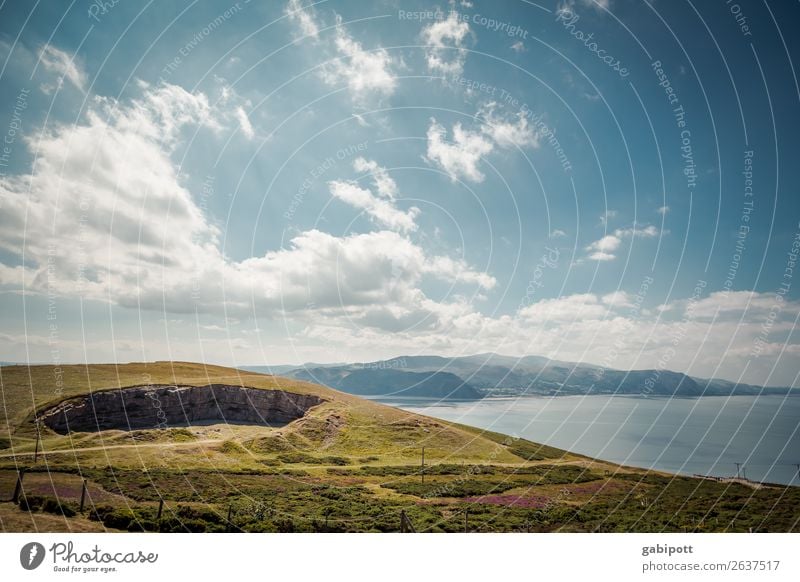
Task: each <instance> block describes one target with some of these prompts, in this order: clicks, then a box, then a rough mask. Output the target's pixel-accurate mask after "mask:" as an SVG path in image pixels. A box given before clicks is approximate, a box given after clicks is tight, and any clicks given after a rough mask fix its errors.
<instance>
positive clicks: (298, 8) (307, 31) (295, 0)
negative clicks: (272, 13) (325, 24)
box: [286, 0, 319, 38]
mask: <svg viewBox="0 0 800 582" xmlns="http://www.w3.org/2000/svg"><path fill="white" fill-rule="evenodd" d="M286 15H287V16H288V18H289V20H290V21H291V22H293V23H294V24H295V25H297V29H298V32H299V33H300V35H301V37H306V36H311V37H313V38H317V37H319V26H318V25H317V23H316V20H315V19H314V14H313V8H311V7H310V6H309V7H308V8H306V7H303V6H302V4H301V3H300V0H289V3H288V4H287V5H286Z"/></svg>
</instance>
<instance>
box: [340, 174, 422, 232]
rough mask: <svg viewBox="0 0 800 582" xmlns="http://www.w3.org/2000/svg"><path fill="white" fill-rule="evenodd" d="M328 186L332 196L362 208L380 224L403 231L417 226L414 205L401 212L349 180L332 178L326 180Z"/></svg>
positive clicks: (387, 201)
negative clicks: (328, 180)
mask: <svg viewBox="0 0 800 582" xmlns="http://www.w3.org/2000/svg"><path fill="white" fill-rule="evenodd" d="M328 187H329V189H330V192H331V194H332V195H333V196H335V197H336V198H338V199H339V200H342V201H343V202H346V203H347V204H349V205H351V206H354V207H355V208H359V209H361V210H363V211H364V212H366V213H367V214H368V215H369V216H371V217H372V218H374V219H375V220H376V221H377V222H378V223H380V224H383V225H385V226H388V227H389V228H391V229H395V230H401V231H405V232H408V231H413V230H416V228H417V225H416V223H415V222H414V220H415V218H416V217H417V215H418V214H419V209H418V208H416V207H412V208H410V209H409V210H408V211H407V212H403V211H402V210H399V209H398V208H396V207H395V205H394V203H393V202H392V201H391V200H386V199H384V198H378V197H376V196H374V195H373V194H372V192H371V191H370V190H367V189H365V188H361V187H360V186H359V185H358V184H357V183H356V182H353V181H349V180H332V181H330V182H328Z"/></svg>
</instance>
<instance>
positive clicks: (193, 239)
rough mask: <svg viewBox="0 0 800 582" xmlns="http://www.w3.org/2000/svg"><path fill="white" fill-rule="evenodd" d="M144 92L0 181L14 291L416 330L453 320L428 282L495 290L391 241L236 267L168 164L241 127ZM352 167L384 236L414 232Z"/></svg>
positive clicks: (104, 106) (317, 246)
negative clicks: (198, 132)
mask: <svg viewBox="0 0 800 582" xmlns="http://www.w3.org/2000/svg"><path fill="white" fill-rule="evenodd" d="M140 89H141V91H142V94H141V96H140V97H139V98H137V99H135V100H133V101H130V102H128V103H121V102H116V101H113V100H109V99H98V100H97V101H96V103H97V104H96V106H95V107H93V108H91V109H90V110H89V111H88V112H87V114H86V118H85V119H84V120H83V121H82V122H80V123H75V124H68V125H67V124H65V125H59V126H55V127H53V128H51V129H50V130H49V131H48V132H45V133H44V135H43V137H42V138H41V139H40V140H39V141H37V142H36V143H35V144H29V145H31V146H35V147H36V149H37V151H38V156H37V158H36V162H35V164H34V165H33V167H32V168H31V171H30V174H27V175H18V176H3V177H0V196H2V198H3V200H4V208H3V211H4V219H3V221H2V223H1V224H0V250H2V251H3V256H4V259H3V261H2V263H0V285H2V286H3V287H4V288H5V289H6V290H20V289H25V291H26V292H28V293H37V292H38V293H57V294H58V295H59V296H65V297H82V298H84V299H87V300H96V301H102V302H108V303H112V304H115V305H119V306H123V307H132V308H137V309H152V310H160V311H164V312H171V313H186V312H197V313H199V314H216V315H220V314H222V313H226V314H227V315H228V316H231V315H236V316H242V317H243V316H247V315H252V314H253V312H254V311H255V312H257V313H258V314H259V315H264V316H270V317H274V316H277V315H278V314H281V313H282V314H293V315H292V316H293V317H299V318H302V317H304V314H308V313H317V314H321V315H320V316H321V317H331V318H335V317H341V316H347V317H361V316H362V315H363V314H364V313H366V312H367V311H370V312H373V313H374V312H376V310H381V309H383V310H389V311H390V312H394V313H405V314H406V315H405V316H404V317H405V319H404V320H408V318H409V317H411V315H409V314H417V315H420V314H423V315H425V314H427V315H425V316H426V317H427V316H428V315H430V314H435V313H437V312H438V311H443V312H446V311H448V310H449V309H451V308H450V307H448V303H447V302H445V301H440V302H437V301H432V300H430V299H429V298H428V297H426V296H425V294H424V293H422V292H421V291H420V289H419V287H420V285H421V283H422V281H423V280H424V279H438V280H441V281H445V282H449V283H452V284H458V285H465V286H470V287H473V288H478V289H490V288H492V287H493V286H494V285H495V283H496V281H495V280H494V278H493V277H491V276H490V275H488V274H487V273H485V272H483V271H481V270H475V269H473V268H471V267H470V266H469V265H468V264H467V263H466V262H465V261H463V260H461V259H453V258H450V257H446V256H440V255H436V254H430V253H428V252H426V251H425V250H424V249H423V248H422V247H420V246H419V245H417V244H415V243H414V242H412V241H411V240H409V239H408V238H406V237H405V236H403V234H402V233H399V232H395V231H391V230H379V231H376V232H370V233H365V234H357V235H350V236H346V237H337V236H333V235H330V234H326V233H324V232H320V231H318V230H310V231H306V232H301V233H299V234H297V235H296V236H295V237H294V238H292V239H291V241H290V242H289V244H288V245H287V247H286V248H282V249H278V250H272V251H268V252H265V253H263V254H261V255H256V256H253V257H250V258H246V259H243V260H233V259H231V258H229V257H227V256H225V254H223V252H222V251H221V249H220V238H221V232H220V230H219V229H218V228H217V227H216V226H214V224H213V223H212V222H211V221H210V220H209V219H208V218H207V217H206V216H205V213H204V212H203V210H202V209H201V208H200V206H199V205H198V202H197V201H196V200H195V197H194V196H193V194H192V192H191V191H190V190H189V189H188V188H187V187H186V186H185V185H183V181H184V176H182V175H181V173H180V172H179V169H178V168H177V167H176V166H175V165H174V163H173V162H172V160H171V155H172V153H173V152H174V151H175V149H176V148H177V146H178V145H179V144H180V143H182V136H183V135H184V134H186V135H187V136H188V133H189V132H188V129H189V126H191V127H197V126H203V127H206V128H208V129H209V130H210V131H211V132H212V135H213V133H215V132H217V131H219V130H221V129H223V128H224V127H225V126H226V125H228V124H231V123H235V122H237V121H240V120H237V119H236V116H234V115H231V113H230V112H231V109H230V108H227V107H226V108H225V109H224V110H222V109H220V108H217V107H214V106H211V105H209V101H208V99H207V97H206V96H205V95H202V94H192V93H188V92H187V91H185V90H183V89H181V88H180V87H177V86H173V85H166V84H164V85H159V86H157V87H152V86H149V85H146V84H144V83H142V84H140ZM37 133H38V132H37ZM354 166H355V168H356V170H360V171H363V172H369V174H370V176H371V178H372V185H373V187H374V188H375V189H376V191H377V192H378V194H373V193H372V191H371V190H365V192H366V193H364V192H360V191H358V190H359V188H358V187H357V186H355V185H354V184H351V183H339V184H336V185H335V188H337V189H340V190H342V192H338V193H339V194H340V195H341V197H342V198H343V199H345V200H347V201H348V202H349V203H352V204H354V205H356V206H362V207H364V208H365V210H367V212H368V213H370V214H371V215H372V216H374V217H375V218H376V220H377V221H378V222H380V223H381V224H389V225H391V226H395V227H397V230H399V231H405V230H413V228H415V225H414V223H413V219H414V217H415V216H416V214H417V212H418V210H417V209H416V208H412V209H410V210H409V211H407V212H405V213H403V212H401V211H399V210H397V209H396V208H395V206H394V204H395V196H396V193H397V185H396V184H395V183H394V181H393V180H392V179H391V177H390V176H389V174H388V172H387V171H386V170H385V169H384V168H382V167H380V166H379V165H377V164H376V163H375V162H373V161H370V160H366V159H363V158H359V159H357V160H356V162H355V163H354ZM346 190H347V192H344V191H346ZM23 253H24V263H23V262H22V257H23ZM384 319H385V318H384Z"/></svg>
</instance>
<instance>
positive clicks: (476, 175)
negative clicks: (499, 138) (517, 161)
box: [426, 119, 494, 182]
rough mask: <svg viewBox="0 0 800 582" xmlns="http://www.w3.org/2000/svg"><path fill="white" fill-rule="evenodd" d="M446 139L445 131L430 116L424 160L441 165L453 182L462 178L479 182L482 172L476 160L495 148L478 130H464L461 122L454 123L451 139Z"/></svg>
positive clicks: (478, 160) (482, 176)
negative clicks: (449, 140) (450, 140)
mask: <svg viewBox="0 0 800 582" xmlns="http://www.w3.org/2000/svg"><path fill="white" fill-rule="evenodd" d="M446 139H447V130H446V129H445V128H444V127H443V126H442V125H440V124H438V123H437V122H436V120H435V119H431V124H430V126H429V127H428V150H427V155H426V158H427V160H428V161H429V162H431V163H433V164H436V165H438V166H439V167H441V168H442V169H443V170H444V171H445V172H446V173H447V175H448V176H450V179H451V180H453V181H456V180H457V179H459V178H465V179H467V180H470V181H472V182H482V181H483V178H484V175H483V174H482V173H481V171H480V170H479V169H478V163H479V162H480V161H481V158H482V157H483V156H485V155H486V154H488V153H489V152H491V151H492V150H493V149H494V145H493V144H492V142H491V141H489V140H488V139H486V137H485V136H484V135H482V134H481V133H478V132H471V131H468V130H466V129H464V128H463V127H462V126H461V124H460V123H456V124H455V125H454V126H453V139H452V142H448V141H446Z"/></svg>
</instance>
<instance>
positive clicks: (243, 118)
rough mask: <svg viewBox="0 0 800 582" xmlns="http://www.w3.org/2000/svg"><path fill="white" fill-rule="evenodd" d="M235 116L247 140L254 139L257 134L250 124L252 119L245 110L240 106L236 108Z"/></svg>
mask: <svg viewBox="0 0 800 582" xmlns="http://www.w3.org/2000/svg"><path fill="white" fill-rule="evenodd" d="M235 115H236V119H237V120H238V121H239V127H240V128H241V130H242V133H243V134H244V135H245V137H246V138H247V139H253V137H254V136H255V134H256V132H255V130H254V129H253V125H252V124H251V123H250V118H249V117H248V116H247V113H246V112H245V110H244V109H243V108H242V107H241V106H239V107H237V108H236V111H235Z"/></svg>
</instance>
